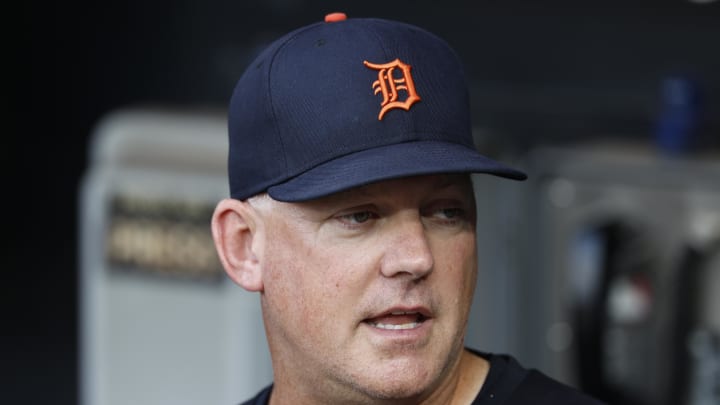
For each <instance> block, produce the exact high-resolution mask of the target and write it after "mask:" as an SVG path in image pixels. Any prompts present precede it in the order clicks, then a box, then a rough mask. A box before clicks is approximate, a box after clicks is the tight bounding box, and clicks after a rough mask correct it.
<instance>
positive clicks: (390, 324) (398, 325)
mask: <svg viewBox="0 0 720 405" xmlns="http://www.w3.org/2000/svg"><path fill="white" fill-rule="evenodd" d="M426 319H428V318H427V316H425V315H423V314H422V313H420V312H418V311H392V312H388V313H385V314H383V315H380V316H377V317H375V318H370V319H366V320H365V322H366V323H367V324H369V325H370V326H372V327H374V328H377V329H384V330H406V329H415V328H417V327H419V326H420V325H422V323H423V322H425V320H426Z"/></svg>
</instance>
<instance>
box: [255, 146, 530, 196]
mask: <svg viewBox="0 0 720 405" xmlns="http://www.w3.org/2000/svg"><path fill="white" fill-rule="evenodd" d="M441 173H487V174H491V175H495V176H500V177H505V178H508V179H513V180H525V179H526V178H527V175H526V174H525V173H523V172H521V171H519V170H516V169H513V168H511V167H508V166H505V165H503V164H501V163H499V162H497V161H495V160H492V159H489V158H487V157H485V156H483V155H481V154H479V153H478V152H477V151H476V150H475V149H471V148H468V147H465V146H463V145H458V144H455V143H447V142H432V141H421V142H406V143H400V144H393V145H388V146H382V147H378V148H373V149H368V150H364V151H361V152H357V153H353V154H350V155H345V156H342V157H340V158H337V159H334V160H331V161H329V162H325V163H323V164H321V165H319V166H316V167H314V168H312V169H310V170H308V171H306V172H304V173H303V174H301V175H299V176H297V177H294V178H292V179H290V180H288V181H286V182H284V183H281V184H277V185H275V186H272V187H270V188H268V190H267V191H268V194H270V196H271V197H272V198H273V199H275V200H278V201H287V202H298V201H306V200H312V199H314V198H319V197H324V196H327V195H330V194H333V193H337V192H340V191H344V190H348V189H351V188H354V187H359V186H363V185H366V184H370V183H375V182H378V181H382V180H390V179H396V178H401V177H409V176H418V175H426V174H441Z"/></svg>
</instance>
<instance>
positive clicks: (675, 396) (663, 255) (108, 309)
mask: <svg viewBox="0 0 720 405" xmlns="http://www.w3.org/2000/svg"><path fill="white" fill-rule="evenodd" d="M23 7H24V9H23V10H22V11H23V13H22V21H21V23H20V24H19V26H20V29H17V30H12V31H11V32H7V33H5V35H4V37H5V39H6V40H7V41H8V46H7V47H6V50H9V51H10V53H11V54H10V57H9V58H8V59H9V61H10V63H9V65H10V67H11V68H13V69H11V70H12V73H10V77H8V82H9V83H10V86H9V88H10V91H9V92H6V93H5V94H6V95H7V96H6V97H7V98H4V100H5V101H4V106H5V107H6V108H4V110H5V111H6V112H7V113H8V117H9V118H11V119H10V123H11V128H13V130H12V131H11V132H10V134H8V136H6V137H5V140H4V142H6V145H7V148H8V149H6V150H9V151H10V153H8V154H7V158H6V160H5V162H7V164H8V168H9V170H7V173H9V179H8V183H7V184H8V186H7V187H8V188H10V187H12V190H11V191H10V190H9V192H7V193H5V195H6V196H13V197H15V198H12V199H9V200H10V202H11V204H12V205H11V208H9V209H8V212H9V213H11V217H12V218H11V220H10V223H11V230H12V233H11V237H10V241H11V243H10V244H9V245H6V247H5V249H7V251H6V254H3V255H2V257H3V260H4V264H5V266H4V268H5V269H8V270H9V271H6V272H5V274H6V277H5V278H4V286H3V290H2V297H3V301H4V303H3V305H2V308H3V311H5V313H4V314H3V315H4V316H3V320H4V323H5V325H4V327H3V330H4V332H3V360H2V362H1V363H2V365H3V367H2V368H3V374H4V375H3V378H2V381H3V383H2V384H3V402H6V403H46V402H51V401H52V402H53V403H57V404H83V405H91V404H93V405H94V404H98V405H102V404H129V403H132V404H150V403H152V404H165V403H168V404H169V403H173V404H181V403H188V404H189V403H196V404H197V403H205V404H209V403H219V404H231V403H237V402H239V401H240V400H242V399H244V398H245V397H247V396H248V395H250V394H251V393H253V392H255V391H256V390H257V389H258V388H260V386H261V385H262V384H263V383H265V382H267V381H269V378H270V374H269V372H270V371H269V368H268V366H267V362H266V360H267V355H266V353H265V350H266V349H265V348H264V346H263V344H264V343H263V339H262V330H261V326H260V324H259V318H258V316H259V314H258V312H257V302H256V297H254V296H252V295H249V294H244V293H243V292H242V291H240V289H239V288H235V287H234V286H233V285H232V284H230V283H229V281H227V280H226V279H225V278H224V277H223V275H222V273H221V272H220V269H219V267H218V264H217V262H216V259H215V257H214V256H213V254H212V253H213V250H212V247H211V245H210V244H209V243H208V242H209V239H208V238H209V227H208V225H207V224H208V221H209V216H210V213H211V212H212V208H213V205H214V202H215V201H216V200H217V199H218V198H221V197H223V196H225V195H226V185H225V178H224V159H225V155H224V153H225V150H224V148H225V139H224V136H225V134H224V129H225V128H224V125H225V122H224V114H225V112H224V111H225V106H226V103H227V101H228V98H229V96H230V94H231V91H232V88H233V86H234V83H235V81H236V80H237V79H238V77H239V76H240V74H241V73H242V71H243V70H244V68H245V67H246V66H247V64H249V62H250V61H251V60H252V58H253V57H254V56H255V55H256V53H257V52H258V50H259V49H261V48H262V47H263V46H264V45H266V44H268V43H269V42H270V41H272V40H273V39H275V38H277V37H278V36H280V35H281V34H283V33H285V32H287V31H289V30H292V29H294V28H297V27H300V26H302V25H306V24H308V23H310V22H315V21H319V20H321V19H322V18H323V16H324V15H325V14H326V13H328V12H333V11H344V12H346V13H347V14H348V15H349V16H350V17H383V18H391V19H398V20H402V21H405V22H409V23H412V24H416V25H419V26H422V27H424V28H427V29H429V30H430V31H433V32H435V33H437V34H438V35H440V36H441V37H443V38H445V39H446V40H447V41H448V42H449V43H450V44H451V45H452V46H453V47H454V48H455V49H456V50H457V51H458V53H459V55H460V56H461V59H462V60H463V61H464V63H465V65H466V69H467V73H468V76H469V79H470V84H471V100H472V105H473V111H474V115H475V116H474V118H475V125H476V127H475V137H476V141H477V143H478V146H479V147H480V148H481V149H482V150H483V151H484V152H485V153H486V154H488V155H490V156H493V157H496V158H498V159H501V160H504V161H507V162H509V163H513V164H515V165H517V166H519V167H521V168H523V169H524V170H525V171H527V172H528V173H529V174H530V180H529V181H528V182H525V183H518V184H508V182H500V181H497V180H496V179H494V178H486V177H482V178H477V179H476V180H477V183H478V201H479V211H480V217H479V221H480V227H479V248H480V255H481V257H480V266H481V269H480V270H481V271H480V280H479V283H478V294H477V298H476V302H475V303H474V306H473V311H474V316H473V319H472V321H471V325H470V330H469V332H468V344H469V345H471V346H473V347H476V348H478V349H481V350H488V351H505V352H511V353H513V354H515V355H516V356H517V357H518V358H519V360H520V361H521V362H523V363H524V364H525V365H527V366H530V367H536V368H539V369H541V370H543V371H544V372H546V373H547V374H550V375H552V376H554V377H556V378H558V379H561V380H563V381H565V382H567V383H569V384H572V385H575V386H578V387H580V388H582V389H584V390H586V391H588V392H591V393H593V394H595V395H597V396H599V397H601V398H604V399H606V400H608V401H610V402H612V403H614V404H621V405H622V404H693V405H694V404H716V403H718V398H720V342H719V340H720V320H718V314H720V302H719V301H718V298H717V297H716V296H718V292H720V253H719V252H720V247H719V244H720V242H719V241H720V168H719V162H720V160H719V159H718V157H719V156H720V52H718V43H720V4H718V2H714V1H711V0H695V1H689V0H655V1H650V0H647V1H615V0H605V1H586V2H577V1H554V0H551V1H543V2H537V1H529V0H524V1H521V0H508V1H487V0H486V1H475V2H459V1H458V2H455V1H444V2H438V1H429V0H428V1H392V2H377V1H347V2H329V1H311V0H271V1H263V2H260V1H257V2H249V1H246V2H239V1H227V0H225V1H223V0H207V1H203V2H189V1H182V2H181V1H175V2H171V1H154V2H145V1H142V2H141V1H139V0H126V1H123V2H99V3H98V2H96V3H87V4H84V3H62V2H34V3H32V4H26V5H24V6H23ZM8 18H13V17H11V16H8Z"/></svg>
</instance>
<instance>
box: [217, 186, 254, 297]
mask: <svg viewBox="0 0 720 405" xmlns="http://www.w3.org/2000/svg"><path fill="white" fill-rule="evenodd" d="M261 229H262V224H261V219H260V218H259V216H258V214H257V212H256V211H255V210H254V209H253V207H252V206H251V205H250V204H249V203H247V202H244V201H239V200H233V199H224V200H222V201H220V202H219V203H218V205H217V207H215V212H214V213H213V217H212V234H213V240H214V241H215V248H216V249H217V252H218V256H219V257H220V262H221V263H222V265H223V267H224V268H225V272H226V273H227V275H228V276H229V277H230V278H231V279H232V280H233V281H234V282H235V283H237V284H238V285H240V286H241V287H242V288H244V289H246V290H248V291H262V290H263V282H262V269H261V265H260V261H259V260H258V253H259V252H255V251H254V248H257V246H259V245H262V243H253V241H254V239H255V238H261V237H262V235H261V234H262V231H261ZM255 242H258V241H255Z"/></svg>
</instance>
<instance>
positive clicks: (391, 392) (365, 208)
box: [212, 13, 596, 404]
mask: <svg viewBox="0 0 720 405" xmlns="http://www.w3.org/2000/svg"><path fill="white" fill-rule="evenodd" d="M464 80H465V79H464V76H463V72H462V68H461V65H460V62H459V60H458V58H457V57H456V55H455V54H454V53H453V51H452V50H451V49H450V48H449V47H448V45H447V44H446V43H445V42H444V41H442V40H441V39H439V38H437V37H436V36H434V35H432V34H430V33H428V32H426V31H424V30H422V29H419V28H417V27H413V26H410V25H405V24H402V23H398V22H392V21H386V20H378V19H347V18H346V17H345V15H344V14H341V13H334V14H331V15H328V16H327V17H326V19H325V21H324V22H320V23H317V24H313V25H310V26H308V27H304V28H301V29H299V30H296V31H294V32H291V33H289V34H287V35H286V36H284V37H282V38H280V39H279V40H277V41H276V42H274V43H273V44H271V45H270V46H269V47H268V49H266V50H265V51H264V52H263V53H261V54H260V55H259V56H258V58H257V59H256V60H255V61H254V62H253V63H252V64H251V65H250V66H249V67H248V68H247V70H246V72H245V73H244V74H243V76H242V77H241V78H240V80H239V82H238V84H237V86H236V88H235V91H234V93H233V96H232V99H231V102H230V107H229V136H230V152H229V164H228V168H229V177H230V193H231V198H229V199H226V200H223V201H221V202H220V203H219V204H218V206H217V208H216V210H215V213H214V215H213V219H212V229H213V237H214V240H215V244H216V247H217V250H218V253H219V256H220V259H221V261H222V264H223V266H224V267H225V270H226V272H227V274H228V275H229V276H230V278H231V279H232V280H233V281H235V282H236V283H237V284H239V285H240V286H242V287H243V288H245V289H246V290H248V291H256V292H259V293H260V299H261V306H262V311H263V320H264V323H265V329H266V335H267V339H268V344H269V348H270V353H271V358H272V366H273V372H274V383H273V385H271V386H270V387H267V388H266V389H264V390H262V391H261V392H260V393H259V394H258V395H257V397H256V398H254V399H252V400H250V401H248V403H249V404H266V403H270V404H320V403H327V404H346V403H393V404H395V403H398V404H406V403H407V404H420V403H426V404H470V403H476V404H484V403H490V404H495V403H508V404H510V403H537V404H545V403H547V404H551V403H552V404H562V403H573V404H591V403H596V402H595V401H594V400H592V399H590V398H587V397H585V396H583V395H582V394H580V393H579V392H577V391H575V390H573V389H571V388H570V387H567V386H564V385H562V384H560V383H557V382H555V381H552V380H550V379H549V378H547V377H544V376H542V375H541V374H540V373H538V372H535V371H528V370H525V369H523V368H522V367H521V366H520V365H519V364H518V363H517V362H516V361H515V360H513V359H512V358H511V357H509V356H499V355H490V354H484V353H480V352H477V351H473V350H470V349H466V348H465V347H464V337H465V331H466V325H467V321H468V313H469V310H470V305H471V301H472V297H473V293H474V288H475V281H476V274H477V258H476V229H475V219H476V218H475V201H474V198H473V196H474V194H473V190H472V184H471V181H470V177H469V174H470V173H487V174H492V175H497V176H501V177H506V178H510V179H516V180H522V179H524V178H525V175H524V174H523V173H522V172H520V171H517V170H515V169H512V168H509V167H506V166H504V165H502V164H500V163H498V162H495V161H493V160H491V159H488V158H486V157H484V156H482V155H480V154H479V153H478V152H477V151H476V149H475V146H474V145H473V141H472V136H471V129H470V113H469V108H468V95H467V88H466V83H465V81H464ZM513 401H514V402H513Z"/></svg>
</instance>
